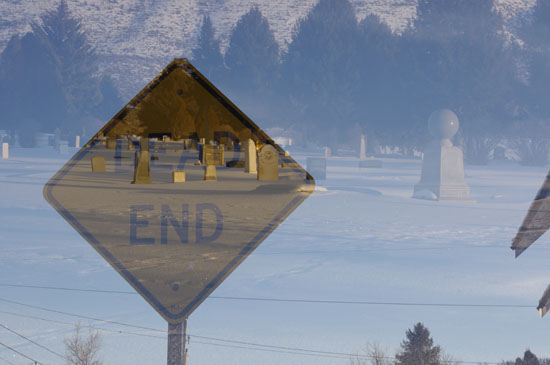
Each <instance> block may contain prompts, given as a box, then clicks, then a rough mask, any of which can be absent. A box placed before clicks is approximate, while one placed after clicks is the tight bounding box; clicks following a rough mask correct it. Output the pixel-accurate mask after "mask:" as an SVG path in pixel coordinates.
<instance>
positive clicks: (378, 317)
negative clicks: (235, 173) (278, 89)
mask: <svg viewBox="0 0 550 365" xmlns="http://www.w3.org/2000/svg"><path fill="white" fill-rule="evenodd" d="M72 152H73V153H74V152H76V150H72ZM291 152H292V151H291ZM313 154H314V153H313V152H311V153H307V152H304V151H299V152H298V151H296V153H293V154H292V156H293V157H294V158H296V159H297V161H298V162H300V163H302V164H303V165H304V166H305V159H306V157H307V156H311V155H313ZM10 155H11V156H10V159H9V160H0V187H1V188H0V217H1V219H0V242H1V246H0V247H1V250H0V253H1V254H0V267H1V271H0V285H1V286H0V287H1V291H0V324H2V325H5V326H8V327H9V328H10V329H12V330H14V331H17V332H19V333H21V334H22V335H24V336H27V337H28V338H30V339H32V340H34V341H36V342H37V343H39V344H41V345H43V346H45V347H47V348H49V349H51V350H53V351H55V352H58V353H60V354H63V352H64V346H63V338H64V337H66V336H68V335H69V334H70V333H71V331H72V325H71V323H74V322H77V321H80V322H81V323H82V324H86V325H87V324H93V326H94V327H95V328H97V329H101V332H102V335H103V339H104V346H103V349H102V355H103V359H104V360H105V364H117V365H118V364H120V365H124V364H162V363H164V362H165V361H166V333H165V331H166V324H165V322H164V320H163V319H162V318H161V317H160V316H159V315H158V314H157V313H156V312H155V311H154V310H153V309H152V308H151V307H150V306H149V305H148V304H147V303H146V301H145V300H143V299H142V298H141V297H140V296H139V295H136V294H132V292H133V289H132V288H131V287H130V286H129V285H128V284H127V283H126V282H125V281H124V280H123V279H122V278H121V277H120V276H119V275H118V274H117V273H116V272H115V271H114V270H113V269H112V268H111V267H110V266H109V265H108V264H107V263H106V262H104V260H103V259H102V258H101V257H100V256H99V255H98V254H97V253H96V252H95V251H94V250H93V249H92V248H91V246H89V245H88V243H86V241H85V240H84V239H83V238H81V237H80V236H79V235H78V234H77V233H76V232H75V231H74V230H73V228H72V227H71V226H70V225H69V224H67V223H66V222H65V220H64V219H63V218H61V217H60V216H59V215H58V214H57V213H56V212H55V211H54V210H53V208H51V207H50V206H49V205H48V204H47V203H46V201H45V200H44V198H43V197H42V188H43V186H44V184H45V182H46V181H47V180H48V179H49V178H50V177H51V176H52V175H53V174H54V173H55V172H56V171H57V170H58V169H59V168H60V167H61V166H62V165H63V164H64V163H65V161H66V160H67V159H68V158H69V157H70V156H61V155H59V154H57V153H56V152H54V151H53V150H50V149H12V150H11V151H10ZM357 163H358V160H357V159H353V158H339V157H334V158H330V159H329V161H328V175H327V180H326V181H324V182H319V185H320V186H322V187H323V188H322V189H318V191H316V192H315V193H314V194H313V195H312V196H311V197H310V198H308V199H307V200H306V201H305V202H304V203H303V204H302V205H301V206H300V207H299V208H298V209H297V210H296V211H295V212H294V213H293V214H292V215H291V216H290V217H289V218H288V219H287V220H286V221H285V222H284V223H283V224H281V226H280V227H279V228H278V229H277V230H276V231H275V232H274V233H273V234H272V235H271V236H270V237H268V238H267V239H266V240H265V241H264V242H263V243H262V245H261V246H260V247H259V248H258V249H257V250H256V251H255V252H254V253H253V254H252V255H251V256H250V257H249V258H248V259H247V260H246V261H245V262H244V263H243V264H242V265H241V266H240V267H239V268H238V269H237V270H235V272H234V273H233V274H232V275H231V276H230V277H229V278H228V279H227V280H226V281H225V282H224V283H223V284H222V285H221V286H220V287H219V288H218V289H217V290H216V291H215V292H214V293H213V295H212V296H214V297H241V298H242V297H253V298H281V299H312V300H329V301H330V300H333V301H362V302H376V303H381V302H385V303H423V304H430V303H432V304H433V303H439V304H453V303H454V304H488V305H502V304H506V305H508V304H512V305H516V304H517V305H527V306H530V307H479V306H465V307H460V306H455V307H452V306H419V305H393V304H366V303H363V304H343V303H339V304H338V303H334V304H327V303H301V302H270V301H250V300H234V299H227V298H226V299H222V298H210V299H207V300H206V301H205V302H204V303H203V304H202V305H201V306H200V307H199V308H198V309H197V310H196V311H195V312H194V313H193V314H192V315H191V317H190V320H189V333H190V334H191V335H192V336H204V337H209V338H217V339H225V340H233V341H242V342H247V343H259V344H267V345H273V346H281V347H289V348H303V349H311V350H320V351H328V352H339V353H356V352H360V351H361V348H362V347H363V346H364V344H365V343H366V342H369V341H370V342H378V343H380V344H382V345H384V346H388V347H389V348H391V349H396V348H397V347H398V346H399V343H400V342H401V340H402V339H403V338H404V335H405V331H406V330H407V329H408V328H411V327H412V326H413V325H414V324H415V323H416V322H419V321H420V322H423V323H424V324H425V325H426V326H427V327H428V328H429V329H430V331H431V333H432V335H433V338H434V340H435V342H436V343H437V344H439V345H441V346H442V347H443V348H444V349H445V350H446V351H447V352H449V353H451V354H453V355H454V356H455V357H457V358H459V359H461V360H463V361H475V362H477V361H488V362H497V361H500V360H502V359H514V358H515V357H517V356H519V355H520V354H522V353H523V351H524V350H525V349H526V348H527V347H529V348H530V349H531V350H532V351H533V352H534V353H535V354H537V355H539V356H546V357H550V351H549V350H548V341H547V338H546V335H547V332H548V330H547V329H548V326H549V322H548V321H549V320H550V319H549V318H543V319H541V318H539V316H538V313H537V311H536V309H535V308H536V305H537V303H538V300H539V298H540V296H541V295H542V292H543V291H544V289H545V288H546V286H547V285H548V284H549V283H550V275H549V274H550V265H549V264H550V260H549V259H550V241H549V238H548V236H543V237H542V238H541V239H540V241H538V242H536V243H535V244H534V245H533V246H532V247H530V248H529V249H528V250H527V251H526V252H525V253H524V254H523V255H522V256H520V257H519V258H518V259H515V258H514V254H513V252H512V251H511V250H510V249H509V246H510V243H511V239H512V238H513V236H514V235H515V233H516V230H517V227H518V225H519V224H520V223H521V221H522V219H523V217H524V215H525V213H526V211H527V208H528V206H529V204H530V202H531V199H532V198H533V197H534V195H535V193H536V191H537V190H538V188H539V186H540V185H541V183H542V181H543V179H544V176H545V174H546V172H547V171H546V168H544V167H541V168H535V167H524V166H519V165H518V164H516V163H514V162H509V163H506V162H503V163H499V164H492V165H490V166H488V167H487V166H483V167H476V166H466V180H467V182H468V183H469V184H470V187H471V191H472V199H473V200H475V201H474V202H462V203H458V202H457V203H454V202H435V201H425V200H415V199H412V198H411V195H412V189H413V186H414V184H415V183H416V182H418V180H419V177H420V168H421V161H419V160H400V159H385V160H384V167H383V168H382V169H366V168H363V169H360V168H358V167H357V166H358V165H357ZM324 188H326V189H324ZM4 284H10V285H13V284H18V285H32V286H49V287H68V288H84V289H98V290H111V291H122V292H130V293H118V294H117V293H102V292H82V291H62V290H49V289H38V288H34V289H33V288H22V287H13V286H5V285H4ZM16 303H19V304H16ZM22 304H24V305H22ZM31 306H35V307H31ZM36 307H41V308H46V309H51V310H55V311H59V312H66V313H73V314H78V315H83V316H88V317H92V318H96V319H104V320H109V321H115V322H119V323H124V324H131V325H134V326H140V327H146V328H150V329H143V328H135V327H128V326H123V325H122V324H114V323H105V322H100V321H96V320H92V319H85V318H77V317H71V316H69V315H67V314H62V313H59V312H51V311H44V310H42V309H38V308H36ZM46 320H48V321H46ZM52 321H53V322H52ZM56 321H57V322H56ZM153 329H157V330H158V331H154V330H153ZM0 342H1V343H3V344H6V345H9V346H12V347H13V348H15V349H17V350H18V351H20V352H22V353H24V354H27V355H29V356H30V357H32V358H34V359H36V360H38V361H40V362H43V363H44V364H60V363H63V361H62V360H61V359H60V358H58V357H57V356H56V355H54V354H52V353H50V352H48V351H46V350H44V349H41V348H40V347H37V346H36V345H33V344H31V343H29V342H27V341H26V340H24V339H22V338H20V337H17V336H16V335H15V334H13V333H10V332H9V331H7V330H5V329H2V328H0ZM227 346H233V347H227ZM266 349H269V348H265V347H264V348H259V347H257V346H252V345H246V344H240V343H231V342H220V341H214V340H211V339H206V338H200V337H192V338H191V343H190V346H189V351H190V352H189V355H190V358H189V363H190V364H220V363H224V364H239V365H240V364H349V360H348V359H347V358H345V356H344V358H343V359H337V358H325V357H318V356H312V355H311V354H310V355H304V354H296V352H297V351H294V350H288V349H277V348H270V350H273V351H279V352H266V351H264V350H266ZM389 355H393V353H390V354H389ZM2 359H6V360H8V361H9V362H11V363H14V364H27V363H29V361H28V360H27V359H24V358H23V357H21V356H19V355H15V354H14V353H13V352H11V351H9V350H7V349H6V348H1V347H0V363H3V362H2V361H3V360H2Z"/></svg>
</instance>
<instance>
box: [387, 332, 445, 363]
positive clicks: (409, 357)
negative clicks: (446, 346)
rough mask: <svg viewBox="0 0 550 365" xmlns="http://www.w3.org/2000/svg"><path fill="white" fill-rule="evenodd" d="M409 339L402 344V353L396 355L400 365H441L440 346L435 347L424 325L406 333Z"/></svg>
mask: <svg viewBox="0 0 550 365" xmlns="http://www.w3.org/2000/svg"><path fill="white" fill-rule="evenodd" d="M406 336H407V338H406V339H405V340H404V341H403V342H401V352H399V353H398V354H396V355H395V360H396V364H398V365H440V353H441V349H440V348H439V346H434V344H433V340H432V338H431V337H430V331H428V329H427V328H426V327H424V325H423V324H422V323H417V324H416V325H415V326H414V329H413V330H412V331H411V330H410V329H409V330H407V332H406Z"/></svg>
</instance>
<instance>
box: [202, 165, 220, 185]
mask: <svg viewBox="0 0 550 365" xmlns="http://www.w3.org/2000/svg"><path fill="white" fill-rule="evenodd" d="M216 180H217V178H216V166H215V165H206V166H205V167H204V181H216Z"/></svg>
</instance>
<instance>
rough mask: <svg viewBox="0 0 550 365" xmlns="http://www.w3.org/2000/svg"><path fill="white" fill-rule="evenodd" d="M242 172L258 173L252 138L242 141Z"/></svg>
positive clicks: (254, 145)
mask: <svg viewBox="0 0 550 365" xmlns="http://www.w3.org/2000/svg"><path fill="white" fill-rule="evenodd" d="M244 172H247V173H249V174H256V173H258V169H257V163H256V144H255V143H254V141H253V140H252V139H248V140H247V141H246V142H245V143H244Z"/></svg>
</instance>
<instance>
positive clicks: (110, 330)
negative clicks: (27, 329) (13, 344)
mask: <svg viewBox="0 0 550 365" xmlns="http://www.w3.org/2000/svg"><path fill="white" fill-rule="evenodd" d="M0 313H3V314H8V315H10V316H16V317H21V318H28V319H37V320H39V321H44V322H51V323H58V324H64V325H68V326H74V325H75V324H74V322H65V321H59V320H55V319H49V318H42V317H36V316H29V315H27V314H21V313H13V312H7V311H0ZM82 327H86V328H92V329H96V330H98V331H105V332H111V333H118V334H127V335H133V336H142V337H151V338H160V339H163V340H164V339H166V337H165V336H155V335H148V334H145V333H135V332H128V331H122V330H113V329H108V328H102V327H96V326H92V325H82Z"/></svg>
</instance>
